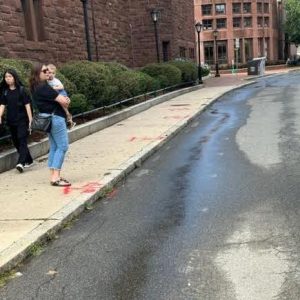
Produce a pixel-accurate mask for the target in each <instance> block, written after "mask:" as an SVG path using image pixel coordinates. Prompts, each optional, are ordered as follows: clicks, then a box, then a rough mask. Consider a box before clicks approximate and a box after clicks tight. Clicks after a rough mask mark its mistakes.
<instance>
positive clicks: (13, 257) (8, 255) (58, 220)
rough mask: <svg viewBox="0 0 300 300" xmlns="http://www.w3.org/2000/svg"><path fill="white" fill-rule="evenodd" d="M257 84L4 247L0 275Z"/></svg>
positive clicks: (170, 134) (170, 133)
mask: <svg viewBox="0 0 300 300" xmlns="http://www.w3.org/2000/svg"><path fill="white" fill-rule="evenodd" d="M255 83H256V81H252V82H247V83H243V84H241V85H239V86H237V87H235V88H233V89H231V90H229V91H226V92H224V93H222V94H220V95H218V96H217V97H215V98H213V99H211V100H210V101H209V103H207V104H206V105H205V106H203V107H202V108H200V110H199V111H197V112H196V113H195V114H194V115H193V116H192V117H190V118H189V119H187V120H182V121H180V122H178V123H177V124H175V125H174V126H173V127H172V128H170V129H169V130H168V131H166V132H165V133H164V134H163V135H164V139H162V140H159V141H154V142H151V143H149V144H148V145H147V146H146V147H145V148H143V149H142V150H141V151H140V152H138V153H137V154H135V155H134V156H132V157H130V158H129V159H128V160H127V161H126V162H124V163H123V164H122V165H120V166H119V167H118V170H113V171H112V172H111V173H110V174H109V175H107V176H104V177H103V179H102V180H101V182H103V186H102V187H101V188H99V189H98V190H97V191H96V192H94V193H93V194H89V195H86V194H82V195H80V196H78V197H77V198H75V199H74V200H73V201H72V202H71V203H69V204H68V205H66V206H65V207H63V208H62V209H61V210H59V211H57V212H56V213H54V214H53V215H52V216H50V217H49V218H48V219H47V220H44V221H43V222H42V223H41V224H40V225H38V226H37V227H36V228H35V229H33V230H32V231H31V232H29V233H28V234H27V235H25V236H23V237H22V238H21V239H19V240H18V241H17V242H15V243H13V244H12V245H11V246H10V247H8V248H6V249H5V250H3V251H2V252H1V253H0V275H1V274H3V273H6V272H8V271H10V270H12V269H13V268H15V267H17V266H18V264H20V263H21V262H22V261H23V260H24V259H26V258H28V257H30V256H31V249H32V247H33V246H34V245H36V244H40V243H41V244H43V243H46V242H47V241H49V240H51V239H52V238H53V237H54V236H55V234H56V233H57V232H58V231H60V230H61V229H63V227H64V225H65V224H66V223H68V222H69V221H71V220H72V219H73V218H75V217H76V216H78V215H79V214H80V213H82V212H83V211H84V210H85V209H86V207H87V206H89V205H91V204H93V203H94V202H96V201H97V200H99V199H100V198H101V197H103V196H104V195H105V194H106V192H107V191H108V189H110V188H112V187H113V186H114V185H116V183H118V182H119V181H121V180H122V179H125V178H126V176H127V175H128V174H129V173H131V172H132V171H133V170H134V169H135V168H138V167H140V166H141V165H142V163H143V161H145V160H146V159H147V158H148V157H150V156H151V155H152V154H153V153H155V152H156V151H157V150H158V149H159V148H161V147H162V146H163V145H164V144H165V143H166V142H168V141H169V140H171V139H172V138H173V137H174V136H175V135H176V134H178V133H179V132H180V131H181V130H182V129H183V128H184V127H186V126H187V125H188V124H189V123H191V122H192V121H193V120H194V119H195V118H197V117H198V116H199V115H200V114H201V113H202V112H203V111H205V110H206V109H207V108H209V107H210V106H211V105H212V104H213V103H215V102H216V101H217V100H218V99H219V98H221V97H223V96H224V95H226V94H228V93H230V92H232V91H234V90H238V89H241V88H243V87H245V86H248V85H251V84H255Z"/></svg>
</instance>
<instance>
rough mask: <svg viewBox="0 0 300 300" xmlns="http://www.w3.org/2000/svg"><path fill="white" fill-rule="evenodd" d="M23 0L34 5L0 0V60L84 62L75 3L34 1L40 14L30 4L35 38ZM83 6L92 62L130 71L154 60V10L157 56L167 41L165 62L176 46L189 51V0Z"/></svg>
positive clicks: (100, 0)
mask: <svg viewBox="0 0 300 300" xmlns="http://www.w3.org/2000/svg"><path fill="white" fill-rule="evenodd" d="M22 1H25V2H26V3H27V5H28V3H31V2H32V3H33V0H0V26H1V27H0V28H1V31H0V56H1V57H12V58H17V57H18V58H25V59H31V60H39V61H51V62H55V63H64V62H66V61H68V60H75V59H86V58H87V51H86V38H85V27H84V18H83V7H82V2H81V1H80V0H40V1H35V2H34V3H37V2H39V3H40V13H37V12H39V10H38V9H39V8H37V7H34V6H33V5H32V6H31V8H28V9H31V11H30V14H29V15H30V16H31V19H32V16H33V18H35V19H34V20H36V23H37V25H36V28H35V31H36V32H35V33H32V35H33V36H34V35H35V38H32V37H30V33H29V34H28V32H29V31H30V30H29V29H28V28H29V27H30V26H29V27H28V24H29V22H28V11H27V19H26V17H24V15H25V13H24V10H26V8H24V3H23V6H22ZM87 6H88V21H89V34H90V41H91V48H92V58H93V60H97V59H98V60H101V61H118V62H121V63H123V64H126V65H128V66H130V67H140V66H143V65H144V64H146V63H150V62H155V61H156V48H155V36H154V27H153V22H152V20H151V16H150V12H151V10H152V9H153V8H156V9H159V10H160V13H161V15H160V19H159V22H158V32H159V41H160V44H159V46H160V54H161V57H162V42H163V41H167V42H169V52H170V57H169V58H174V57H178V56H179V47H185V48H189V47H194V27H193V24H194V11H193V1H192V0H188V1H180V0H164V1H159V0H147V1H146V0H88V1H87ZM32 11H33V12H32ZM35 16H37V17H35ZM25 20H26V21H25ZM33 27H34V26H33ZM30 28H31V27H30ZM28 30H29V31H28ZM37 36H38V38H36V37H37ZM32 39H33V40H32Z"/></svg>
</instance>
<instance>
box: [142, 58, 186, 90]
mask: <svg viewBox="0 0 300 300" xmlns="http://www.w3.org/2000/svg"><path fill="white" fill-rule="evenodd" d="M141 71H142V72H143V73H146V74H148V75H150V76H151V77H153V78H156V79H158V80H159V82H160V86H161V87H162V88H164V87H167V86H172V85H176V84H179V83H180V82H181V71H180V70H179V69H178V68H177V67H175V66H173V65H171V64H167V63H162V64H149V65H147V66H145V67H143V68H142V69H141Z"/></svg>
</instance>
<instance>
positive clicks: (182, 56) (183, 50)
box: [179, 47, 186, 58]
mask: <svg viewBox="0 0 300 300" xmlns="http://www.w3.org/2000/svg"><path fill="white" fill-rule="evenodd" d="M185 52H186V48H184V47H179V57H181V58H186V53H185Z"/></svg>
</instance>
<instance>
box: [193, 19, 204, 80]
mask: <svg viewBox="0 0 300 300" xmlns="http://www.w3.org/2000/svg"><path fill="white" fill-rule="evenodd" d="M202 26H203V25H202V24H201V23H200V22H198V23H196V24H195V28H196V31H197V34H198V59H199V60H198V80H199V84H202V83H203V81H202V71H201V56H200V32H201V29H202Z"/></svg>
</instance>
